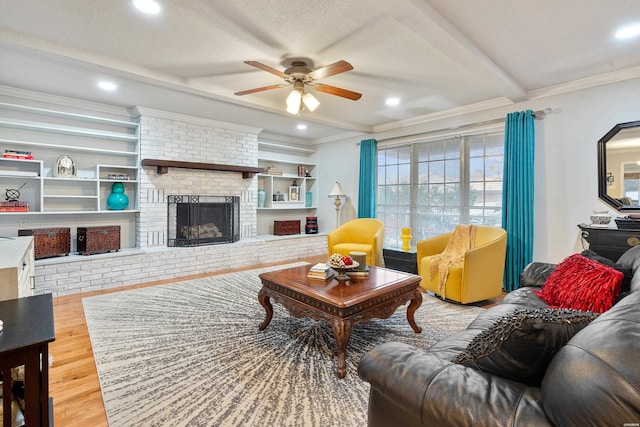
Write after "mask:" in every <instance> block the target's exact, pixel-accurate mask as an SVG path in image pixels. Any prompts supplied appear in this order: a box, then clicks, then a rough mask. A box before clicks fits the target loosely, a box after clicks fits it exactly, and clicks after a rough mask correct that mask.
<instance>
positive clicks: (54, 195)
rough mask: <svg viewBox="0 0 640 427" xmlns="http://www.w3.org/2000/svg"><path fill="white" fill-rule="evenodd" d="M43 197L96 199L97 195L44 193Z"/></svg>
mask: <svg viewBox="0 0 640 427" xmlns="http://www.w3.org/2000/svg"><path fill="white" fill-rule="evenodd" d="M42 197H44V198H45V199H96V200H97V199H98V196H82V195H67V194H45V195H44V196H42Z"/></svg>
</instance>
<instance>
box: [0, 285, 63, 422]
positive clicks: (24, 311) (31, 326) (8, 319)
mask: <svg viewBox="0 0 640 427" xmlns="http://www.w3.org/2000/svg"><path fill="white" fill-rule="evenodd" d="M0 317H2V321H3V322H4V330H3V331H2V332H0V373H2V377H3V378H4V383H3V384H2V394H3V404H2V405H3V417H2V425H3V426H10V425H11V400H12V399H11V369H12V368H16V367H18V366H22V365H24V373H25V376H24V378H25V381H24V409H25V412H24V419H25V425H27V426H49V425H52V424H53V422H52V421H53V417H52V415H51V400H50V398H49V350H48V348H49V347H48V345H49V343H50V342H52V341H53V340H55V328H54V325H53V303H52V298H51V294H45V295H37V296H32V297H25V298H19V299H12V300H7V301H1V302H0Z"/></svg>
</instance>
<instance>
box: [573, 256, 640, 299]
mask: <svg viewBox="0 0 640 427" xmlns="http://www.w3.org/2000/svg"><path fill="white" fill-rule="evenodd" d="M580 255H582V256H583V257H585V258H589V259H592V260H594V261H597V262H599V263H600V264H604V265H606V266H607V267H611V268H615V269H616V270H618V271H619V272H621V273H622V274H623V275H624V276H623V277H622V286H621V288H620V292H621V293H622V292H628V291H629V290H630V289H631V277H632V276H633V272H632V270H631V268H629V267H625V266H624V265H621V264H619V263H617V262H613V261H611V260H610V259H609V258H606V257H603V256H602V255H598V254H597V253H596V252H594V251H592V250H591V249H585V250H584V251H582V252H581V253H580Z"/></svg>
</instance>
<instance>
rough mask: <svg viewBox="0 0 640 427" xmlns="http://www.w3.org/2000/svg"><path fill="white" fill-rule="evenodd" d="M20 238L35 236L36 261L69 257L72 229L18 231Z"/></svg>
mask: <svg viewBox="0 0 640 427" xmlns="http://www.w3.org/2000/svg"><path fill="white" fill-rule="evenodd" d="M18 236H33V247H34V257H35V259H42V258H51V257H54V256H66V255H69V251H70V250H71V229H70V228H65V227H62V228H30V229H23V230H18Z"/></svg>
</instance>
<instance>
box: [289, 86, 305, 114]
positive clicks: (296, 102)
mask: <svg viewBox="0 0 640 427" xmlns="http://www.w3.org/2000/svg"><path fill="white" fill-rule="evenodd" d="M301 99H302V94H301V93H300V91H298V90H296V89H294V90H292V91H291V93H290V94H289V96H288V97H287V113H291V114H298V112H299V111H300V100H301Z"/></svg>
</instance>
